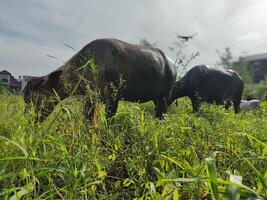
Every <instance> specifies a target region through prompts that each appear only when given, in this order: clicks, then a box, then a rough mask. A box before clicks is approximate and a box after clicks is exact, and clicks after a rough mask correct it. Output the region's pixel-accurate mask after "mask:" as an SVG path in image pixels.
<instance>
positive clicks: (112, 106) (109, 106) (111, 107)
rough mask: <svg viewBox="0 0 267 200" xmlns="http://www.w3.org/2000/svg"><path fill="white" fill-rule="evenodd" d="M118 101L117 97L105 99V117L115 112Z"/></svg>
mask: <svg viewBox="0 0 267 200" xmlns="http://www.w3.org/2000/svg"><path fill="white" fill-rule="evenodd" d="M118 103H119V101H118V100H117V99H115V100H114V99H113V98H110V99H109V100H108V101H106V103H105V105H106V116H107V118H110V117H112V116H114V115H115V114H116V111H117V108H118Z"/></svg>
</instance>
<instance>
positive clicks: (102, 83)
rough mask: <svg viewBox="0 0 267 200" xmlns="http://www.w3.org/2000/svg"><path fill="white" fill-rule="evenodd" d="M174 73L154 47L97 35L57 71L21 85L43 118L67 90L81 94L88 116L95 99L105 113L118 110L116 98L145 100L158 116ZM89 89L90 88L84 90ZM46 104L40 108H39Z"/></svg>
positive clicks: (173, 65) (170, 90)
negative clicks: (97, 95)
mask: <svg viewBox="0 0 267 200" xmlns="http://www.w3.org/2000/svg"><path fill="white" fill-rule="evenodd" d="M175 79H176V66H175V64H174V62H173V61H171V60H170V59H169V58H167V57H166V56H165V54H164V53H163V52H162V51H161V50H160V49H157V48H149V47H144V46H140V45H134V44H129V43H127V42H123V41H121V40H117V39H98V40H94V41H92V42H90V43H89V44H87V45H86V46H85V47H84V48H83V49H82V50H80V51H79V52H78V53H77V54H75V55H74V56H73V57H72V58H71V59H70V60H69V61H68V62H67V63H66V64H65V65H63V66H62V67H60V68H59V69H57V70H56V71H54V72H52V73H50V74H48V75H46V76H42V77H39V78H36V79H33V80H31V81H29V82H28V83H27V86H26V87H25V89H24V100H25V102H26V103H27V104H28V103H30V102H35V104H36V107H35V109H36V111H37V112H41V113H42V115H41V120H42V119H44V117H46V116H48V115H49V114H50V113H51V112H52V111H53V109H54V107H55V105H56V104H57V103H58V99H55V98H53V96H55V93H56V94H57V96H58V97H59V98H60V99H61V100H62V99H65V98H67V97H69V96H71V95H79V96H84V97H86V98H85V105H84V111H85V114H86V116H87V117H88V118H90V117H92V113H93V109H94V107H95V106H94V104H95V103H96V101H97V99H96V98H95V96H94V95H93V94H94V93H98V94H99V99H100V101H102V102H103V103H104V104H105V106H106V114H107V116H108V117H111V116H113V115H114V114H115V113H116V110H117V107H118V102H119V100H121V99H123V100H126V101H131V102H147V101H150V100H152V101H153V102H154V103H155V106H156V116H157V117H159V118H161V117H162V114H163V113H164V112H166V109H167V102H168V101H169V99H170V97H171V93H172V88H173V85H174V83H175ZM88 93H90V94H88ZM42 104H44V106H43V107H44V108H42Z"/></svg>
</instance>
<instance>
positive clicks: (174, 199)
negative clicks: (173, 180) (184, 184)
mask: <svg viewBox="0 0 267 200" xmlns="http://www.w3.org/2000/svg"><path fill="white" fill-rule="evenodd" d="M178 199H179V192H178V190H177V189H175V190H174V192H173V200H178Z"/></svg>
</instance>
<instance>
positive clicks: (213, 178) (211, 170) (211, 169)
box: [206, 158, 219, 200]
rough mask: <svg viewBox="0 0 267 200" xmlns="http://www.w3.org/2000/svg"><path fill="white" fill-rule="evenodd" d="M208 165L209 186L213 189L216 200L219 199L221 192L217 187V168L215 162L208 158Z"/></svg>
mask: <svg viewBox="0 0 267 200" xmlns="http://www.w3.org/2000/svg"><path fill="white" fill-rule="evenodd" d="M206 164H207V168H206V170H207V174H208V176H209V180H210V181H209V186H210V189H211V193H212V195H213V197H214V199H216V200H217V199H219V191H218V185H217V175H216V168H215V165H214V163H213V160H212V159H211V158H206Z"/></svg>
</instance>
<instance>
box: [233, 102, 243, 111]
mask: <svg viewBox="0 0 267 200" xmlns="http://www.w3.org/2000/svg"><path fill="white" fill-rule="evenodd" d="M240 102H241V100H234V101H233V104H234V109H235V114H237V113H239V112H240Z"/></svg>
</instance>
